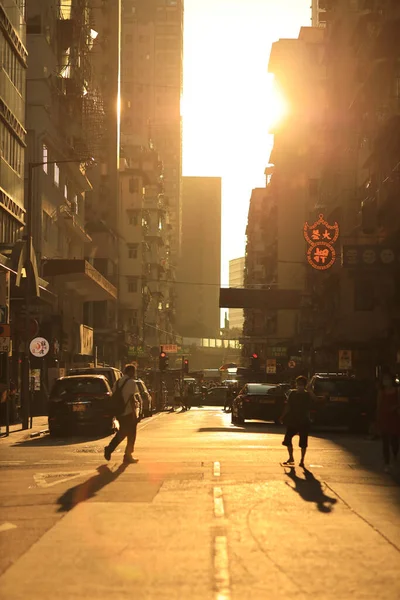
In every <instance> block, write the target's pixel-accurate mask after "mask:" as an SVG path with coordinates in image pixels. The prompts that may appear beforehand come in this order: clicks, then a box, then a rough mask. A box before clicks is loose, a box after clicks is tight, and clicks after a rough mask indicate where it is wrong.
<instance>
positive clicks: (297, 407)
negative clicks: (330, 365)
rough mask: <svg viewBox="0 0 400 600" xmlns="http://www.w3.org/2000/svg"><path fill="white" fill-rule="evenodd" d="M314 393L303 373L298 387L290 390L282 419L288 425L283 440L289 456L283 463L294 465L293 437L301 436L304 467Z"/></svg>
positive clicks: (300, 444) (297, 382)
mask: <svg viewBox="0 0 400 600" xmlns="http://www.w3.org/2000/svg"><path fill="white" fill-rule="evenodd" d="M313 397H314V394H313V393H312V391H311V390H310V388H309V386H308V382H307V378H306V377H304V376H303V375H300V377H297V379H296V389H294V390H291V391H290V392H289V396H288V399H287V404H286V408H285V411H284V413H283V415H282V418H281V421H282V423H283V424H284V425H286V433H285V437H284V440H283V442H282V444H283V446H286V447H287V449H288V452H289V458H288V460H286V461H285V462H284V463H283V464H284V465H294V457H293V438H294V436H295V435H298V436H299V447H300V449H301V460H300V463H299V465H300V467H304V458H305V456H306V452H307V446H308V433H309V430H310V409H311V400H312V398H313Z"/></svg>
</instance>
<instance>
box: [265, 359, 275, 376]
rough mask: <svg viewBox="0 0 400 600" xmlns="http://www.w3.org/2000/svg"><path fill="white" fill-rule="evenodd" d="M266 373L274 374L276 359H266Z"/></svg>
mask: <svg viewBox="0 0 400 600" xmlns="http://www.w3.org/2000/svg"><path fill="white" fill-rule="evenodd" d="M266 371H267V373H269V374H270V375H274V374H275V373H276V358H267V368H266Z"/></svg>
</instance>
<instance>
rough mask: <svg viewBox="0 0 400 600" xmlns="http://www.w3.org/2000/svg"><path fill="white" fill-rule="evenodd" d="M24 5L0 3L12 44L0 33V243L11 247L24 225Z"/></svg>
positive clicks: (3, 20) (25, 53)
mask: <svg viewBox="0 0 400 600" xmlns="http://www.w3.org/2000/svg"><path fill="white" fill-rule="evenodd" d="M24 5H25V2H23V1H22V0H18V1H16V2H8V3H6V4H4V3H1V7H0V10H1V11H2V22H3V23H4V24H7V25H8V26H9V27H12V31H13V33H12V38H13V43H11V41H10V39H9V37H8V36H6V35H5V32H4V30H3V28H1V30H0V67H1V68H0V98H1V102H2V108H1V110H0V243H5V244H12V243H13V242H15V241H16V240H17V239H18V238H19V237H20V234H21V231H22V227H23V224H24V222H25V203H24V162H25V143H26V130H25V78H26V67H27V62H26V61H27V50H26V25H25V11H24Z"/></svg>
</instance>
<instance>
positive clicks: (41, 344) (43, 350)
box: [29, 337, 50, 358]
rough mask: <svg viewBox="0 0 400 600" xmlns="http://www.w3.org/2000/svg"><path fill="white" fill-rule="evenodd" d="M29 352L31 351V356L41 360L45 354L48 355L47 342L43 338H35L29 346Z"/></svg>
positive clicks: (48, 347)
mask: <svg viewBox="0 0 400 600" xmlns="http://www.w3.org/2000/svg"><path fill="white" fill-rule="evenodd" d="M29 350H30V351H31V354H33V356H38V357H39V358H42V357H43V356H46V354H48V353H49V350H50V345H49V342H48V341H47V340H45V339H44V338H42V337H36V338H34V339H33V340H32V341H31V343H30V344H29Z"/></svg>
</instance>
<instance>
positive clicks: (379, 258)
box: [342, 244, 400, 268]
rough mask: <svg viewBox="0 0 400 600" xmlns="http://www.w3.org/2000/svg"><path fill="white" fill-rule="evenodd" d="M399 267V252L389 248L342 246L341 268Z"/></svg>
mask: <svg viewBox="0 0 400 600" xmlns="http://www.w3.org/2000/svg"><path fill="white" fill-rule="evenodd" d="M396 265H397V266H399V265H400V251H396V250H394V249H393V248H390V247H389V246H377V245H375V246H374V245H372V244H371V245H362V246H354V245H353V246H343V250H342V266H343V267H348V268H351V267H352V268H354V267H362V268H371V267H394V266H396Z"/></svg>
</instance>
